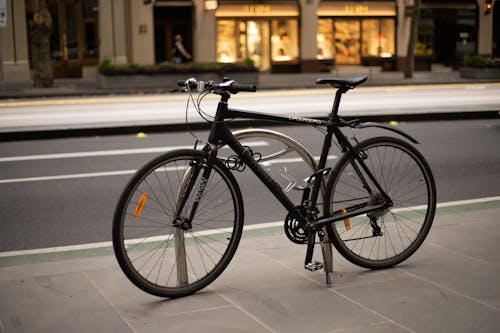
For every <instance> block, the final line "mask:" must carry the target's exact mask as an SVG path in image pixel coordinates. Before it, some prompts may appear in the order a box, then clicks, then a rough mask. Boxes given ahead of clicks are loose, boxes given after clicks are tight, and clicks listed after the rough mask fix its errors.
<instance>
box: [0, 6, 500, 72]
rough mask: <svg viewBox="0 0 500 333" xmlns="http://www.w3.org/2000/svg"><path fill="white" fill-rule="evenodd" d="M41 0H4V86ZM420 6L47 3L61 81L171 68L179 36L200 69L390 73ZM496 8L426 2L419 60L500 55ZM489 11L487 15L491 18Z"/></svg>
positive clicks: (20, 59) (17, 68) (22, 66)
mask: <svg viewBox="0 0 500 333" xmlns="http://www.w3.org/2000/svg"><path fill="white" fill-rule="evenodd" d="M34 1H35V0H6V4H7V25H6V27H4V28H0V29H1V30H0V32H1V33H2V36H3V38H2V40H3V43H2V44H3V45H2V51H1V52H2V59H3V63H4V70H5V77H6V78H7V79H22V78H29V76H30V69H29V68H30V52H29V45H30V40H29V34H28V28H27V27H28V24H29V22H30V20H31V19H32V17H33V14H34V13H33V2H34ZM413 1H414V0H397V1H395V0H392V1H389V0H387V1H371V0H364V1H359V0H350V1H336V0H267V1H266V0H254V1H252V0H46V3H47V6H48V9H49V11H50V13H51V15H52V18H53V30H52V35H51V40H50V43H51V58H52V62H53V66H54V72H55V75H56V77H82V76H87V75H92V73H93V72H95V67H96V66H97V65H98V64H99V63H100V62H102V61H103V60H104V59H110V60H111V61H112V62H113V63H116V64H126V63H134V64H144V65H148V64H154V63H161V62H165V61H170V60H171V57H172V53H173V52H172V50H173V45H174V39H175V35H177V34H180V35H182V37H183V39H184V46H185V48H186V49H187V50H188V52H190V53H191V54H192V55H193V60H194V61H198V62H214V61H218V62H235V61H238V62H244V61H248V59H251V60H252V62H253V63H254V64H255V66H256V67H257V68H258V69H259V70H261V71H271V72H288V71H295V72H314V71H318V70H321V69H324V68H327V67H328V66H332V65H333V64H335V65H357V66H360V65H361V66H362V65H381V66H386V65H387V64H391V66H392V67H390V68H392V69H400V68H401V67H402V64H403V62H404V58H405V56H406V52H407V43H408V37H409V30H410V21H411V8H412V6H413ZM498 3H499V1H497V0H456V1H450V0H433V1H430V0H422V8H421V18H420V26H419V38H418V40H419V41H418V43H417V48H416V51H417V52H416V54H417V56H418V57H419V58H421V59H424V60H426V61H427V62H428V63H431V62H437V63H442V64H444V65H446V66H453V67H455V68H456V67H457V66H458V65H459V64H460V62H461V61H462V59H463V57H464V56H465V55H469V54H481V55H488V56H491V55H493V56H497V57H498V56H500V50H499V48H500V46H498V45H499V38H500V32H499V30H500V27H499V24H500V23H499V22H500V19H499V16H500V8H499V7H500V5H499V4H498ZM489 8H491V9H489Z"/></svg>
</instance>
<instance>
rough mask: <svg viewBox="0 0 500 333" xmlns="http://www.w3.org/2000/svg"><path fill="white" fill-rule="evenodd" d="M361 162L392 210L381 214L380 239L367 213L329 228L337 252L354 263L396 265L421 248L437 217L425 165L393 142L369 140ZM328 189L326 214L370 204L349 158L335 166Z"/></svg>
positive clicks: (405, 147) (363, 145) (416, 154)
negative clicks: (386, 197)
mask: <svg viewBox="0 0 500 333" xmlns="http://www.w3.org/2000/svg"><path fill="white" fill-rule="evenodd" d="M359 151H361V152H363V153H365V154H366V156H367V158H366V159H365V164H366V165H367V167H368V168H369V169H370V170H371V171H372V173H373V174H374V176H375V178H376V179H377V181H378V182H379V183H380V185H381V186H382V188H383V189H384V191H385V192H386V193H387V194H388V195H389V197H391V199H392V200H393V204H394V206H393V207H391V208H390V210H388V211H380V212H378V214H377V213H376V214H377V215H380V216H378V218H377V225H378V226H379V227H380V230H381V232H382V235H381V236H380V235H379V236H374V228H373V227H372V225H371V224H370V218H369V217H368V215H362V216H358V217H355V218H351V219H346V220H341V221H339V222H337V223H335V224H333V225H332V226H331V229H330V231H331V232H332V238H333V243H334V245H335V246H336V248H337V250H338V251H339V252H340V253H341V254H342V255H343V256H344V257H345V258H346V259H348V260H349V261H351V262H353V263H355V264H356V265H359V266H362V267H366V268H370V269H379V268H387V267H391V266H393V265H396V264H398V263H400V262H402V261H403V260H405V259H406V258H408V257H409V256H410V255H411V254H413V253H414V252H415V251H416V250H417V249H418V247H419V246H420V245H421V244H422V242H423V241H424V239H425V237H426V236H427V234H428V232H429V230H430V227H431V225H432V221H433V218H434V213H435V205H436V195H435V185H434V180H433V177H432V174H431V171H430V168H429V166H428V165H427V163H426V162H425V160H424V159H423V157H422V156H421V154H420V153H419V152H418V151H417V150H416V149H414V148H413V147H412V146H410V145H409V144H407V143H406V142H404V141H402V140H399V139H395V138H373V139H369V140H366V141H364V142H362V143H361V144H360V145H359ZM333 175H334V176H335V178H334V179H332V184H331V185H330V186H328V188H330V189H332V190H330V191H329V192H330V193H329V194H328V198H329V199H328V203H327V206H328V207H327V210H326V211H328V212H329V213H330V214H331V213H333V212H340V213H342V209H343V208H344V207H347V206H350V205H354V204H357V203H361V202H363V201H364V202H366V201H367V200H369V194H368V193H367V191H366V190H364V189H363V188H362V185H361V181H360V179H359V177H358V176H357V175H356V173H355V171H354V170H353V167H352V165H351V164H350V161H349V158H344V159H343V160H341V162H339V165H338V167H337V168H336V170H335V171H334V173H333Z"/></svg>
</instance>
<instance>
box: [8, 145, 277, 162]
mask: <svg viewBox="0 0 500 333" xmlns="http://www.w3.org/2000/svg"><path fill="white" fill-rule="evenodd" d="M246 144H247V145H250V146H252V147H263V146H268V145H269V143H268V142H266V141H249V142H247V143H246ZM191 148H193V145H189V146H170V147H151V148H136V149H116V150H98V151H79V152H72V153H58V154H40V155H23V156H8V157H0V162H18V161H34V160H53V159H63V158H81V157H96V156H116V155H132V154H151V153H163V152H167V151H171V150H175V149H191ZM223 148H224V147H223Z"/></svg>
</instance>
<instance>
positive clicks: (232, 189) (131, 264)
mask: <svg viewBox="0 0 500 333" xmlns="http://www.w3.org/2000/svg"><path fill="white" fill-rule="evenodd" d="M206 167H207V165H206V158H205V154H204V153H203V152H201V151H198V150H191V149H186V150H176V151H172V152H168V153H166V154H164V155H162V156H159V157H158V158H156V159H154V160H152V161H151V162H149V163H147V164H146V165H145V166H144V167H142V168H141V169H139V170H138V171H137V172H136V173H135V175H134V176H133V177H132V179H131V180H130V181H129V183H128V185H127V186H126V188H125V189H124V191H123V193H122V195H121V197H120V199H119V201H118V204H117V207H116V210H115V214H114V219H113V231H112V233H113V247H114V251H115V255H116V258H117V260H118V263H119V265H120V267H121V269H122V270H123V272H124V273H125V275H126V276H127V277H128V279H129V280H130V281H131V282H132V283H133V284H135V285H136V286H137V287H138V288H140V289H142V290H143V291H145V292H147V293H149V294H152V295H155V296H159V297H168V298H176V297H182V296H187V295H190V294H193V293H195V292H197V291H198V290H200V289H202V288H204V287H206V286H207V285H208V284H210V283H211V282H213V281H214V280H215V279H216V278H217V277H218V276H219V275H220V274H221V273H222V272H223V271H224V269H225V268H226V267H227V265H228V264H229V262H230V261H231V259H232V257H233V255H234V253H235V251H236V249H237V247H238V243H239V241H240V238H241V233H242V229H243V218H244V212H243V200H242V196H241V192H240V189H239V186H238V184H237V182H236V180H235V178H234V176H233V175H232V174H231V172H230V171H229V170H228V169H227V168H226V167H225V166H224V165H223V164H222V163H221V162H220V161H218V160H215V162H214V165H213V169H212V171H211V173H210V177H209V179H208V180H207V181H206V186H205V190H204V192H203V194H202V195H201V197H200V195H199V194H200V193H199V192H198V191H199V189H200V186H199V184H200V181H201V182H203V181H204V180H203V181H202V180H201V175H202V174H203V170H201V172H194V170H195V168H202V169H204V168H206ZM194 175H197V176H196V179H194V180H195V181H194V183H193V184H194V187H192V190H191V191H190V194H188V197H187V198H188V199H187V201H186V205H185V206H184V208H183V209H182V213H181V214H180V216H183V217H186V216H188V215H189V211H190V207H191V203H192V202H193V201H194V200H196V199H195V198H196V197H198V199H199V205H198V209H197V210H196V214H195V216H194V218H193V221H192V226H191V228H190V229H189V230H184V229H183V228H181V227H180V226H179V225H180V224H179V223H177V222H179V220H175V221H176V223H177V225H178V226H174V217H175V216H176V215H177V214H176V213H175V211H176V210H179V206H180V205H179V198H180V197H182V196H184V195H185V189H186V185H187V184H188V182H189V181H190V180H191V179H192V178H193V176H194ZM184 221H185V220H184Z"/></svg>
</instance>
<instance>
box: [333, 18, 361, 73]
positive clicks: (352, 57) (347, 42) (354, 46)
mask: <svg viewBox="0 0 500 333" xmlns="http://www.w3.org/2000/svg"><path fill="white" fill-rule="evenodd" d="M334 27H335V59H336V63H337V64H340V65H357V64H359V63H360V62H361V59H360V52H359V51H360V44H361V40H360V39H361V34H360V22H359V20H351V19H338V20H335V21H334Z"/></svg>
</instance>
